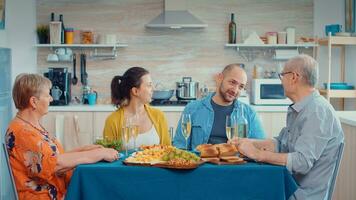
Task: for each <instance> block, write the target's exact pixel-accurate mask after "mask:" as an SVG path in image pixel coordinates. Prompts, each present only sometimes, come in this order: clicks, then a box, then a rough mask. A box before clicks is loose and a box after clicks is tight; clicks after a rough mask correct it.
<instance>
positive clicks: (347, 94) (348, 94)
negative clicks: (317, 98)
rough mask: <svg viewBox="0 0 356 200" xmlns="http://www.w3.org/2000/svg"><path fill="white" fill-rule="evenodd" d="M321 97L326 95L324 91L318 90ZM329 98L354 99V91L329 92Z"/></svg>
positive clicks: (355, 95) (355, 91)
mask: <svg viewBox="0 0 356 200" xmlns="http://www.w3.org/2000/svg"><path fill="white" fill-rule="evenodd" d="M319 92H320V94H321V95H327V94H328V91H327V90H326V89H319ZM329 97H330V98H356V90H329Z"/></svg>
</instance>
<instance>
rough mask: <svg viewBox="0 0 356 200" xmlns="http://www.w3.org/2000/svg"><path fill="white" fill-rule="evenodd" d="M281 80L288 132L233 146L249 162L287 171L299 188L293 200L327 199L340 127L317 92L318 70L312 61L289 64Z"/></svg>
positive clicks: (340, 137) (306, 58) (299, 58)
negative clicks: (286, 100) (283, 167)
mask: <svg viewBox="0 0 356 200" xmlns="http://www.w3.org/2000/svg"><path fill="white" fill-rule="evenodd" d="M279 77H280V79H281V81H282V84H283V88H284V92H285V94H286V96H287V97H289V98H290V99H291V100H292V101H293V104H292V105H290V106H289V108H288V114H287V124H286V127H285V128H283V129H282V130H281V132H280V134H279V136H278V137H276V138H274V139H270V140H262V141H257V140H249V139H241V140H238V141H236V140H235V141H233V142H234V143H235V144H237V146H238V148H239V151H240V152H241V153H242V154H244V155H246V156H247V157H249V158H252V159H255V160H257V161H259V162H266V163H271V164H276V165H284V166H286V167H287V169H288V170H289V171H290V172H291V173H292V174H293V176H294V178H295V180H296V181H297V183H298V184H299V188H298V190H297V191H296V192H295V193H294V195H293V196H292V197H291V199H311V200H314V199H315V200H320V199H326V198H327V195H328V189H329V187H330V184H331V179H332V174H333V172H334V169H335V165H336V162H337V155H338V153H339V147H340V145H341V143H343V141H344V135H343V131H342V129H341V124H340V121H339V119H338V118H337V117H336V114H335V110H334V109H333V107H332V106H331V105H330V104H329V102H327V101H326V100H325V98H323V97H322V96H320V94H319V92H318V91H317V90H316V89H315V85H316V83H317V79H318V64H317V62H316V61H315V60H314V59H313V58H312V57H310V56H308V55H299V56H297V57H294V58H292V59H291V60H289V61H288V62H287V63H286V64H285V67H284V69H283V72H282V73H280V74H279Z"/></svg>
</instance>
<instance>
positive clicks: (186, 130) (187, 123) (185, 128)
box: [181, 114, 192, 150]
mask: <svg viewBox="0 0 356 200" xmlns="http://www.w3.org/2000/svg"><path fill="white" fill-rule="evenodd" d="M181 126H182V135H183V137H184V138H185V147H186V150H188V138H189V136H190V132H191V130H192V121H191V117H190V114H182V119H181Z"/></svg>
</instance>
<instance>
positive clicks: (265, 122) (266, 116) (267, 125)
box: [257, 112, 272, 138]
mask: <svg viewBox="0 0 356 200" xmlns="http://www.w3.org/2000/svg"><path fill="white" fill-rule="evenodd" d="M257 114H258V115H259V116H260V119H261V122H262V127H263V129H264V130H265V133H266V137H267V138H271V137H272V134H271V130H272V118H271V113H266V112H265V113H264V112H259V113H257Z"/></svg>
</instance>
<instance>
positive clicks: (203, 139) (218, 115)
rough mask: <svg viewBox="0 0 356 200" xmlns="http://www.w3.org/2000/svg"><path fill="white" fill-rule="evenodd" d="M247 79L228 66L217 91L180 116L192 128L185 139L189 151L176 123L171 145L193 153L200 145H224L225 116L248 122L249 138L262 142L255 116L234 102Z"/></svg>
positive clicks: (220, 74)
mask: <svg viewBox="0 0 356 200" xmlns="http://www.w3.org/2000/svg"><path fill="white" fill-rule="evenodd" d="M246 82H247V75H246V72H245V71H244V69H243V68H241V67H240V65H239V64H230V65H227V66H226V67H225V68H224V70H223V71H222V73H219V75H218V76H217V87H216V92H215V93H214V94H210V95H208V96H207V97H205V98H203V99H201V100H197V101H193V102H191V103H189V104H188V105H187V106H186V107H185V109H184V111H183V114H187V113H189V114H190V115H191V121H192V128H191V135H190V137H189V138H188V145H187V146H188V147H186V140H185V138H184V137H183V134H182V127H181V120H182V118H181V119H180V120H179V123H178V126H177V130H176V134H175V137H174V141H173V144H174V146H177V147H178V148H188V149H194V148H195V147H196V146H198V145H199V144H204V143H210V144H217V143H226V141H227V137H226V132H225V131H226V127H225V125H226V122H225V121H226V116H227V115H232V114H233V115H239V114H240V115H241V113H243V115H244V116H245V118H246V119H247V122H248V128H249V130H248V137H250V138H259V139H263V138H265V133H264V131H263V129H262V126H261V122H260V120H259V118H258V116H257V115H256V112H255V111H254V110H253V109H252V108H251V107H250V106H249V105H247V104H244V103H242V102H240V101H238V100H237V98H238V97H239V95H240V92H241V90H244V89H245V86H246Z"/></svg>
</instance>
